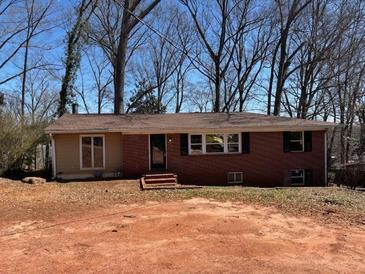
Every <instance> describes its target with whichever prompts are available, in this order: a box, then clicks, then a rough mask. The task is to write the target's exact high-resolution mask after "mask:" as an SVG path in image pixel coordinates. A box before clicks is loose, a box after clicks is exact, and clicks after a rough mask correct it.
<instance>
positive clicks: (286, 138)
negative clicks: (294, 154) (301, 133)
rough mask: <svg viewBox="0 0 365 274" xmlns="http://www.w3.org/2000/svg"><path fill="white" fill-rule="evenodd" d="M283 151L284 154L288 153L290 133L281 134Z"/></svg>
mask: <svg viewBox="0 0 365 274" xmlns="http://www.w3.org/2000/svg"><path fill="white" fill-rule="evenodd" d="M283 150H284V152H290V132H289V131H284V132H283Z"/></svg>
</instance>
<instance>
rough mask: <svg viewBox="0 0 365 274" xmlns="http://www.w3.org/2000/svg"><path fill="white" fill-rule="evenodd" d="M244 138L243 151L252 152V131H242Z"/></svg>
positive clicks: (245, 152)
mask: <svg viewBox="0 0 365 274" xmlns="http://www.w3.org/2000/svg"><path fill="white" fill-rule="evenodd" d="M241 137H242V138H241V140H242V144H241V145H242V153H243V154H247V153H250V133H249V132H242V133H241Z"/></svg>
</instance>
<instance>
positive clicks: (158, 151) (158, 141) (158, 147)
mask: <svg viewBox="0 0 365 274" xmlns="http://www.w3.org/2000/svg"><path fill="white" fill-rule="evenodd" d="M150 161H151V170H162V169H166V136H165V134H151V135H150Z"/></svg>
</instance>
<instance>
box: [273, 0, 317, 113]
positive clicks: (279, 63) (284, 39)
mask: <svg viewBox="0 0 365 274" xmlns="http://www.w3.org/2000/svg"><path fill="white" fill-rule="evenodd" d="M311 2H312V0H306V1H301V0H292V1H282V0H280V1H276V6H275V9H274V10H273V13H274V14H276V13H277V14H279V20H278V21H279V22H278V24H279V30H278V39H277V43H276V46H275V48H274V50H273V53H272V62H271V72H270V80H269V90H268V104H267V114H268V115H270V114H271V97H272V95H273V85H274V80H275V79H274V78H276V90H275V101H274V106H273V114H274V115H279V114H280V106H281V100H282V94H283V89H284V85H285V81H286V80H287V78H288V77H289V76H290V74H291V73H293V72H294V71H295V70H291V71H289V66H290V64H291V62H292V60H293V58H294V57H295V56H296V54H297V53H298V52H299V50H300V49H301V48H302V47H303V46H304V44H305V42H301V43H300V44H295V43H293V42H291V40H292V37H293V36H292V33H291V32H292V31H293V29H294V26H295V24H296V23H298V19H299V18H300V15H301V13H302V12H303V10H304V9H305V8H306V7H307V6H308V5H309V4H310V3H311ZM288 4H289V6H288ZM287 7H288V9H287ZM276 68H277V72H276V73H275V69H276Z"/></svg>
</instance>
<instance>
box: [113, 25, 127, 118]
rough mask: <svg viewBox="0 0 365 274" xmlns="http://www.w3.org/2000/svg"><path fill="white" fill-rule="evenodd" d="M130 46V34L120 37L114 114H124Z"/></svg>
mask: <svg viewBox="0 0 365 274" xmlns="http://www.w3.org/2000/svg"><path fill="white" fill-rule="evenodd" d="M127 46H128V33H125V32H123V33H122V34H121V36H120V41H119V45H118V52H117V56H116V59H115V62H114V114H121V113H124V82H125V66H126V56H127Z"/></svg>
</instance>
